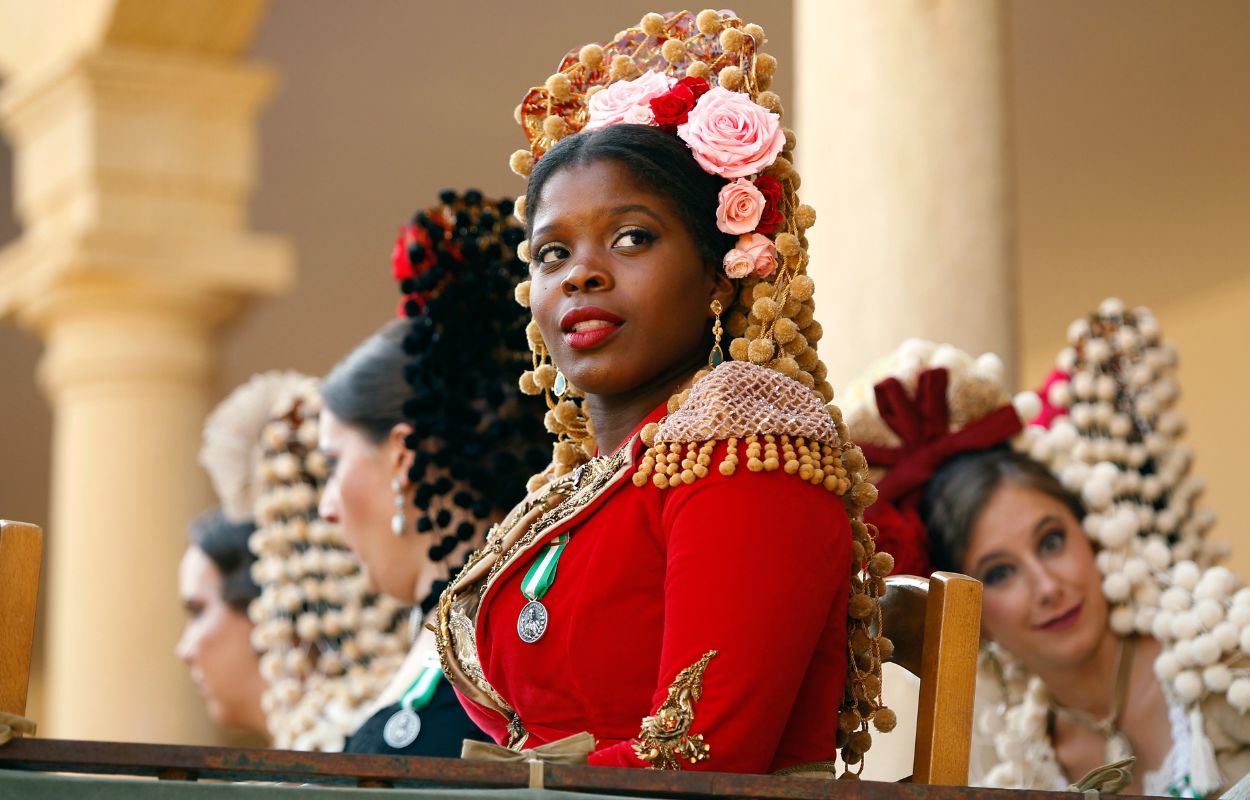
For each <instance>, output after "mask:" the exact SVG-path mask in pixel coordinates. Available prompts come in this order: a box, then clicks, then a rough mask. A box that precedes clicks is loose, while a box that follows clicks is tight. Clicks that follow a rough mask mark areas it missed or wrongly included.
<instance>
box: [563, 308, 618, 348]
mask: <svg viewBox="0 0 1250 800" xmlns="http://www.w3.org/2000/svg"><path fill="white" fill-rule="evenodd" d="M623 324H625V320H623V319H621V318H620V317H618V316H617V315H616V314H613V313H612V312H611V311H606V310H604V309H602V308H598V307H596V306H581V307H580V308H575V309H573V310H572V311H570V312H568V313H567V314H565V315H564V317H563V318H561V320H560V330H561V331H562V332H563V333H564V340H565V341H566V342H568V344H569V347H572V348H573V349H574V350H588V349H590V348H592V347H595V346H596V345H598V344H601V343H602V342H604V341H605V340H607V339H608V338H609V337H610V336H612V334H614V333H616V332H617V331H619V330H620V329H621V325H623Z"/></svg>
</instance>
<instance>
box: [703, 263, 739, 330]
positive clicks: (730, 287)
mask: <svg viewBox="0 0 1250 800" xmlns="http://www.w3.org/2000/svg"><path fill="white" fill-rule="evenodd" d="M737 294H738V282H737V281H735V280H734V279H733V278H731V277H729V276H728V275H726V274H725V270H724V269H722V268H721V267H720V266H719V265H717V267H716V269H715V270H714V271H713V272H712V292H711V294H709V295H708V298H707V303H708V312H707V313H708V316H709V317H711V316H715V315H714V314H713V313H712V311H711V306H712V301H713V300H719V301H720V306H721V309H722V311H721V313H722V314H726V313H728V312H729V307H730V306H731V305H733V301H734V297H735V296H737Z"/></svg>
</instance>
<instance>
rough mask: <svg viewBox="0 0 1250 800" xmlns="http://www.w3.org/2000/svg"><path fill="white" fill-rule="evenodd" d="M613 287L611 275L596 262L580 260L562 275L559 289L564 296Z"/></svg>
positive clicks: (586, 259) (585, 259) (588, 259)
mask: <svg viewBox="0 0 1250 800" xmlns="http://www.w3.org/2000/svg"><path fill="white" fill-rule="evenodd" d="M613 285H614V282H613V280H612V273H611V271H609V270H608V269H605V268H604V267H603V266H602V265H600V264H599V263H598V261H596V260H593V259H590V258H582V259H580V260H578V262H577V263H576V264H574V265H573V267H572V268H571V269H570V270H569V271H568V272H567V273H565V275H564V280H563V282H562V283H561V285H560V288H561V289H563V290H564V293H565V294H576V293H579V292H594V291H603V290H605V289H611V288H612V286H613Z"/></svg>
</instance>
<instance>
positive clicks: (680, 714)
mask: <svg viewBox="0 0 1250 800" xmlns="http://www.w3.org/2000/svg"><path fill="white" fill-rule="evenodd" d="M716 653H717V651H715V650H709V651H708V652H707V654H706V655H704V656H703V658H701V659H699V662H698V663H697V664H693V665H691V666H689V667H686V668H685V669H683V670H682V671H681V672H679V673H677V677H676V678H674V679H673V684H672V685H671V686H669V687H668V698H667V699H666V700H665V701H664V702H663V703H661V704H660V707H659V709H658V710H656V712H655V715H654V716H651V717H646V718H644V719H643V721H642V730H641V732H639V734H638V739H637V740H636V741H635V742H634V755H636V756H638V758H640V759H642V760H643V761H646V762H648V763H649V764H650V765H651V769H681V760H682V759H683V758H684V759H685V760H687V761H689V762H690V763H691V764H698V763H699V762H700V761H703V760H705V759H706V758H707V757H708V753H709V752H710V751H711V749H712V746H711V745H710V744H705V743H704V741H703V734H701V733H696V734H691V733H690V726H691V725H693V724H694V703H695V701H696V700H698V699H699V698H700V697H701V696H702V695H703V671H704V670H706V669H707V665H708V662H709V661H711V660H712V658H713V657H714V656H715V655H716Z"/></svg>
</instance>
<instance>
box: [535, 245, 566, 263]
mask: <svg viewBox="0 0 1250 800" xmlns="http://www.w3.org/2000/svg"><path fill="white" fill-rule="evenodd" d="M567 257H568V250H565V249H564V248H563V247H561V246H560V245H558V244H545V245H543V246H542V247H541V248H539V250H538V258H537V259H536V260H537V261H538V263H539V264H554V263H555V262H557V261H559V260H560V259H562V258H567Z"/></svg>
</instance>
